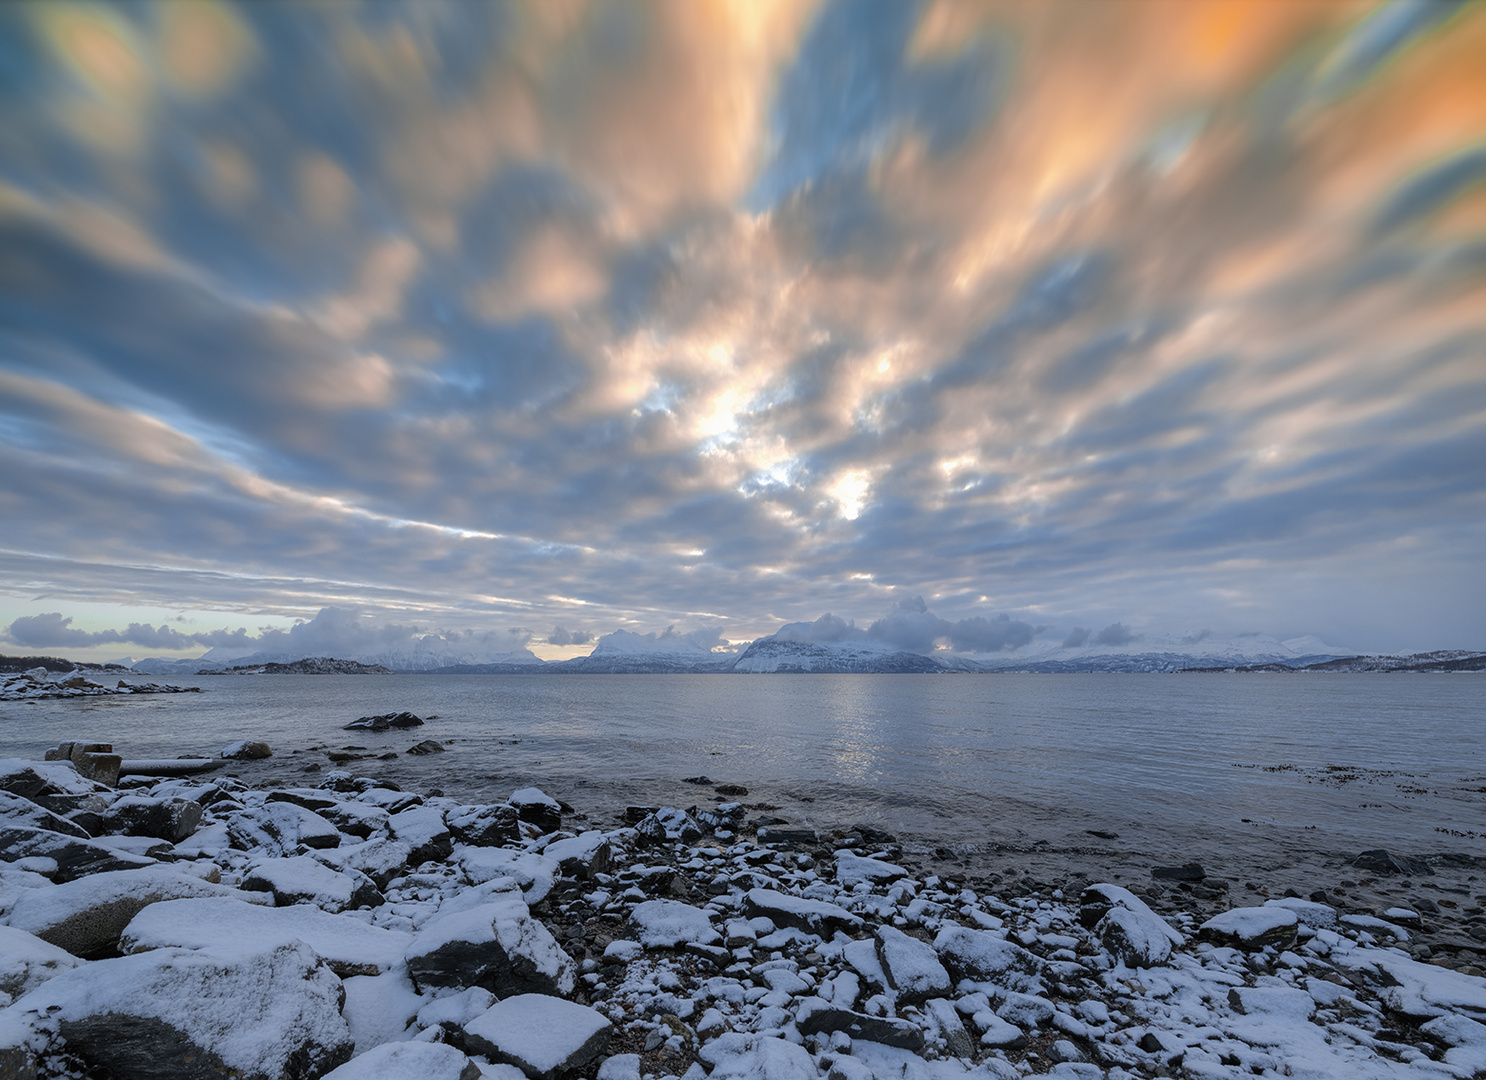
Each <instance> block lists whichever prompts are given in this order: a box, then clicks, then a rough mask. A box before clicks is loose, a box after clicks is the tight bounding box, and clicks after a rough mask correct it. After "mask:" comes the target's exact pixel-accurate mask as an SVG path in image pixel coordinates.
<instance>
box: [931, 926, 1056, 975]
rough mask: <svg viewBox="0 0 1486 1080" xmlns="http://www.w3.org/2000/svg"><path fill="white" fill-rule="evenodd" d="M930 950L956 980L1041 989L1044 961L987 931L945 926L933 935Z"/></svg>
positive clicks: (1045, 964)
mask: <svg viewBox="0 0 1486 1080" xmlns="http://www.w3.org/2000/svg"><path fill="white" fill-rule="evenodd" d="M934 951H935V952H936V953H938V954H939V959H940V960H941V961H943V963H944V965H945V966H946V967H947V968H948V969H949V971H950V974H952V975H953V976H954V977H955V978H956V979H971V980H973V981H975V982H995V983H999V984H1000V985H1002V986H1006V987H1009V988H1011V989H1013V990H1019V991H1028V990H1034V991H1036V990H1041V988H1042V983H1041V980H1040V976H1041V975H1042V973H1043V972H1044V971H1045V970H1046V967H1047V962H1046V961H1045V960H1043V959H1042V958H1041V957H1040V956H1037V955H1036V954H1035V953H1031V952H1028V951H1027V950H1026V949H1024V948H1022V947H1021V946H1020V945H1017V944H1015V943H1014V942H1010V941H1007V940H1006V939H1005V938H1003V937H1000V936H999V935H997V934H995V933H993V932H992V931H989V930H972V929H970V928H969V927H965V926H947V927H945V928H944V929H943V930H941V931H939V934H938V936H937V937H935V938H934Z"/></svg>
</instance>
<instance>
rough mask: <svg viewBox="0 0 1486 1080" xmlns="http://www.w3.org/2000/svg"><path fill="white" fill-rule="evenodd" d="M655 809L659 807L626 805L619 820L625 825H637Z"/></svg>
mask: <svg viewBox="0 0 1486 1080" xmlns="http://www.w3.org/2000/svg"><path fill="white" fill-rule="evenodd" d="M657 809H659V808H658V807H655V806H626V807H625V808H624V814H623V815H622V816H621V820H623V821H624V823H625V824H626V825H638V824H639V823H640V822H642V821H644V820H645V819H646V818H647V817H649V816H650V815H651V814H653V813H655V811H656V810H657Z"/></svg>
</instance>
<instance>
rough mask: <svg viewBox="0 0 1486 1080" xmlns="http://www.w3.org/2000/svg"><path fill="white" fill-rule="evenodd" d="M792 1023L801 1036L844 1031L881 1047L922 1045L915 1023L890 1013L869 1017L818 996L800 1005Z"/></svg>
mask: <svg viewBox="0 0 1486 1080" xmlns="http://www.w3.org/2000/svg"><path fill="white" fill-rule="evenodd" d="M795 1026H796V1027H797V1028H799V1031H800V1034H801V1035H819V1034H821V1033H823V1032H827V1031H844V1032H845V1033H846V1034H847V1035H849V1036H851V1037H852V1038H853V1039H863V1040H865V1041H867V1042H875V1043H882V1044H883V1045H884V1046H896V1047H898V1048H900V1049H903V1050H913V1051H918V1050H922V1049H923V1048H924V1033H923V1031H922V1030H920V1028H919V1026H918V1025H917V1024H913V1023H910V1022H909V1021H907V1020H899V1019H897V1018H896V1017H891V1016H868V1015H867V1014H866V1013H859V1012H852V1011H851V1010H850V1009H838V1008H835V1007H834V1006H831V1005H828V1004H826V1003H825V1002H823V1001H821V1000H820V999H819V998H814V999H811V1000H807V1001H805V1002H804V1003H803V1004H802V1005H801V1006H800V1009H799V1012H798V1013H797V1014H796V1015H795Z"/></svg>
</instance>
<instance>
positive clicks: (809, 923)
mask: <svg viewBox="0 0 1486 1080" xmlns="http://www.w3.org/2000/svg"><path fill="white" fill-rule="evenodd" d="M743 910H744V911H745V912H746V913H747V914H748V916H749V917H750V918H752V917H755V916H758V915H763V916H766V917H768V918H770V919H772V920H773V921H774V924H775V925H776V926H793V927H794V928H795V929H797V930H804V931H806V932H807V933H811V934H819V933H822V932H824V933H826V934H829V933H831V932H833V931H836V930H846V931H851V930H860V929H861V926H862V920H861V919H859V918H858V917H857V916H855V915H853V914H852V913H851V912H849V911H847V910H846V909H845V908H844V907H841V906H839V905H837V904H831V903H827V902H826V901H824V900H807V899H805V898H803V897H799V896H791V895H789V893H782V892H779V891H777V890H775V889H750V890H748V892H747V893H746V894H745V895H744V897H743Z"/></svg>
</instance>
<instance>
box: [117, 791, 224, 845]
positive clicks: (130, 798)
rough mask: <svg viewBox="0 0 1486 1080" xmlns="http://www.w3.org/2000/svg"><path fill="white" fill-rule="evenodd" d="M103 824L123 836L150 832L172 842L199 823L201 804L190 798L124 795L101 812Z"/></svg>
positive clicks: (194, 828)
mask: <svg viewBox="0 0 1486 1080" xmlns="http://www.w3.org/2000/svg"><path fill="white" fill-rule="evenodd" d="M102 819H103V827H104V828H105V829H107V830H108V831H109V832H111V833H123V834H125V835H126V836H153V837H155V839H157V840H165V841H167V842H169V843H172V844H176V843H179V842H180V841H182V840H184V839H185V838H186V837H188V836H190V835H191V834H192V833H194V832H195V831H196V827H197V826H198V825H200V824H201V804H200V803H198V802H194V801H193V800H191V799H179V798H167V799H151V798H145V797H143V796H139V795H126V796H124V797H123V798H122V799H119V800H118V801H117V802H115V803H114V804H113V805H112V806H110V807H109V808H108V810H107V812H105V813H104V814H103V815H102Z"/></svg>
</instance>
